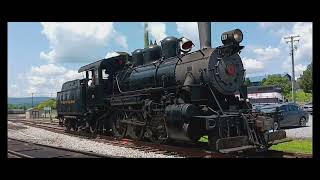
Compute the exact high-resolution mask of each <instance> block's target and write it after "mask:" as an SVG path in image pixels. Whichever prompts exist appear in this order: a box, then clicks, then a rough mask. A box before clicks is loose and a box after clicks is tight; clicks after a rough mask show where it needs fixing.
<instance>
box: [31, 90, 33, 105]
mask: <svg viewBox="0 0 320 180" xmlns="http://www.w3.org/2000/svg"><path fill="white" fill-rule="evenodd" d="M31 97H32V108H33V93H31Z"/></svg>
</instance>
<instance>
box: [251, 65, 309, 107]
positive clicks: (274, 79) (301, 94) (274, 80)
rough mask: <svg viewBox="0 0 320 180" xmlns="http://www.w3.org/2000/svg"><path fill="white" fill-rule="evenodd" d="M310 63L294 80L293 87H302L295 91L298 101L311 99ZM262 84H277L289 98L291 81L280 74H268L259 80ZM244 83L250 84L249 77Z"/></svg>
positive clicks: (289, 98)
mask: <svg viewBox="0 0 320 180" xmlns="http://www.w3.org/2000/svg"><path fill="white" fill-rule="evenodd" d="M312 83H313V82H312V63H311V64H309V65H308V67H307V69H306V70H305V71H303V74H302V75H301V76H300V78H298V79H297V81H296V82H295V87H296V90H297V89H302V91H296V100H297V101H298V102H310V101H312V87H313V84H312ZM261 84H262V86H270V85H277V86H280V87H281V88H282V90H283V94H284V96H285V97H286V98H287V99H288V100H291V99H292V97H291V93H292V87H291V81H290V80H289V79H288V78H287V77H285V76H281V75H269V76H268V77H267V78H264V79H263V80H262V82H261ZM245 85H247V86H250V85H251V82H250V80H249V78H246V80H245Z"/></svg>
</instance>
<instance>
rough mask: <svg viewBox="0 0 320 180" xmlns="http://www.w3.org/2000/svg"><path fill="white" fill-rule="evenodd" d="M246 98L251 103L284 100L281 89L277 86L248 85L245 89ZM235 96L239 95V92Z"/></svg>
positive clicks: (280, 101)
mask: <svg viewBox="0 0 320 180" xmlns="http://www.w3.org/2000/svg"><path fill="white" fill-rule="evenodd" d="M247 93H248V99H249V101H250V102H251V103H253V104H264V103H282V102H285V101H286V100H285V96H284V95H283V90H282V88H281V87H279V86H250V87H248V89H247ZM236 96H238V97H240V95H239V93H236Z"/></svg>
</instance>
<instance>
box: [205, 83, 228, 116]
mask: <svg viewBox="0 0 320 180" xmlns="http://www.w3.org/2000/svg"><path fill="white" fill-rule="evenodd" d="M208 88H209V90H210V92H211V94H212V95H213V97H214V100H215V101H216V103H217V105H218V106H219V109H220V111H221V112H222V114H224V112H223V110H222V108H221V106H220V103H219V101H218V99H217V97H216V95H215V94H214V92H213V91H212V89H211V87H210V85H208Z"/></svg>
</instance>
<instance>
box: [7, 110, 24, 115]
mask: <svg viewBox="0 0 320 180" xmlns="http://www.w3.org/2000/svg"><path fill="white" fill-rule="evenodd" d="M24 113H25V110H24V109H8V114H24Z"/></svg>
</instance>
